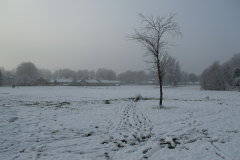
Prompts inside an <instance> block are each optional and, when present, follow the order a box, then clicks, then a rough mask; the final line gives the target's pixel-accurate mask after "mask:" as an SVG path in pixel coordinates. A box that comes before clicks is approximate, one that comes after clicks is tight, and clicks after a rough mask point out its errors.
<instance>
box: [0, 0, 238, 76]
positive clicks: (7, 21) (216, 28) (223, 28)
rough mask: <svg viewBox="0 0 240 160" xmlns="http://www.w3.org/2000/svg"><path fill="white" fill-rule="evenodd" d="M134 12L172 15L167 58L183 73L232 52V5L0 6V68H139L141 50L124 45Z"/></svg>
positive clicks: (174, 1) (81, 0)
mask: <svg viewBox="0 0 240 160" xmlns="http://www.w3.org/2000/svg"><path fill="white" fill-rule="evenodd" d="M138 13H142V14H144V15H147V16H148V15H150V14H151V15H153V16H157V15H159V16H165V15H166V16H168V15H169V14H170V13H177V14H178V15H177V17H176V21H177V22H178V23H179V24H180V26H181V27H182V32H183V34H184V36H183V38H182V39H180V38H173V39H172V41H173V42H175V43H176V44H177V46H176V47H174V48H173V49H171V52H172V53H173V55H174V56H175V57H176V58H177V59H178V60H179V62H180V64H181V68H182V70H184V71H187V72H188V73H195V74H197V75H199V74H201V72H202V71H203V69H205V68H206V67H208V66H209V65H210V64H212V63H213V61H215V60H219V61H220V63H223V62H226V61H227V60H228V59H230V58H231V57H232V55H234V54H236V53H240V1H239V0H194V1H193V0H181V1H179V0H150V1H147V0H118V1H115V0H114V1H112V0H111V1H110V0H36V1H33V0H21V1H19V0H0V67H1V66H3V67H4V68H5V69H7V70H10V69H12V68H16V67H17V66H18V65H19V64H20V63H21V62H23V61H25V62H28V61H30V62H33V63H34V64H35V65H36V67H37V68H44V69H50V70H51V71H54V70H56V69H61V68H69V69H72V70H75V71H77V70H79V69H88V70H92V69H93V70H95V71H96V70H97V69H98V68H107V69H112V70H114V71H116V72H117V73H121V72H125V71H126V70H128V69H130V70H142V69H147V65H146V64H145V62H144V61H143V60H144V57H143V54H144V52H145V51H144V50H143V49H142V48H141V47H139V44H136V43H134V42H132V41H126V39H125V36H126V35H127V34H132V33H133V28H139V27H140V26H141V23H140V18H139V16H138Z"/></svg>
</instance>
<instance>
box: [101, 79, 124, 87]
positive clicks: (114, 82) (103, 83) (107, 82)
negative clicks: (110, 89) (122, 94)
mask: <svg viewBox="0 0 240 160" xmlns="http://www.w3.org/2000/svg"><path fill="white" fill-rule="evenodd" d="M98 81H99V82H100V84H101V85H103V86H118V85H120V83H121V82H120V81H109V80H98Z"/></svg>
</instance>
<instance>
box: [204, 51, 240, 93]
mask: <svg viewBox="0 0 240 160" xmlns="http://www.w3.org/2000/svg"><path fill="white" fill-rule="evenodd" d="M236 86H238V87H239V86H240V53H238V54H235V55H234V56H233V57H232V58H231V59H230V60H228V61H227V62H225V63H224V64H222V65H221V64H220V63H219V61H215V62H213V64H212V65H210V66H209V67H208V68H206V69H205V70H204V71H203V72H202V74H201V87H202V88H203V89H206V90H229V89H233V88H234V87H236Z"/></svg>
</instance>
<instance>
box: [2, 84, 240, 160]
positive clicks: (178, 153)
mask: <svg viewBox="0 0 240 160" xmlns="http://www.w3.org/2000/svg"><path fill="white" fill-rule="evenodd" d="M163 93H164V101H163V104H164V108H163V109H159V108H158V106H157V104H158V97H159V88H157V87H154V86H117V87H65V86H58V87H20V88H15V89H12V88H8V87H1V88H0V144H1V145H0V159H49V160H50V159H51V160H52V159H119V160H120V159H121V160H122V159H129V160H132V159H147V158H148V159H189V160H190V159H191V160H192V159H240V153H239V149H240V123H239V122H240V98H239V97H240V93H239V92H237V91H201V90H200V89H199V87H198V86H191V87H177V88H168V87H166V88H164V90H163ZM137 94H141V95H142V96H143V98H145V100H140V101H138V102H133V98H134V97H135V96H136V95H137ZM206 96H209V99H205V97H206Z"/></svg>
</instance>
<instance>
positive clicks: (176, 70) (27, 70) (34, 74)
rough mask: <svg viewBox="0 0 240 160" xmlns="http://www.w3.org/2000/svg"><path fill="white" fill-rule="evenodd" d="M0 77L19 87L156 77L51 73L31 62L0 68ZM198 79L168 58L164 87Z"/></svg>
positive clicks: (100, 71) (138, 73) (106, 71)
mask: <svg viewBox="0 0 240 160" xmlns="http://www.w3.org/2000/svg"><path fill="white" fill-rule="evenodd" d="M0 75H1V77H2V80H1V81H2V82H1V83H2V85H12V84H16V85H19V86H31V85H37V79H38V78H40V77H41V78H44V79H46V80H50V79H58V78H70V79H72V80H73V81H77V80H81V79H104V80H119V81H121V84H146V83H145V82H147V81H155V82H154V83H155V84H156V83H157V76H156V73H155V72H154V71H148V72H146V71H143V70H140V71H131V70H128V71H126V72H123V73H120V74H119V75H117V74H116V72H114V71H113V70H111V69H104V68H102V69H98V70H97V71H96V72H95V71H94V70H91V71H89V70H87V69H85V70H78V71H74V70H71V69H68V68H65V69H58V70H55V71H54V72H51V71H50V70H48V69H38V68H37V67H36V66H35V64H33V63H32V62H22V63H21V64H19V65H18V67H17V68H16V69H12V70H10V71H8V70H5V69H4V67H0ZM198 79H199V78H198V77H197V76H196V75H195V74H194V73H190V74H188V73H187V72H185V71H181V67H180V64H179V62H178V61H176V59H175V58H170V59H169V61H168V65H167V67H166V72H165V78H164V81H163V82H164V85H175V86H176V85H179V84H183V85H186V84H188V82H192V83H194V82H196V81H198Z"/></svg>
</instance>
